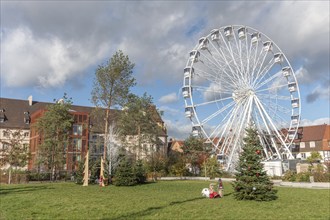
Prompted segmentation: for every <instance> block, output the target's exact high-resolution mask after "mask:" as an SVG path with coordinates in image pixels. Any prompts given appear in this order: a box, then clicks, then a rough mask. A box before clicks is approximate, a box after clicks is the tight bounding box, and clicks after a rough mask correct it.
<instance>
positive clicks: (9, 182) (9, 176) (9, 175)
mask: <svg viewBox="0 0 330 220" xmlns="http://www.w3.org/2000/svg"><path fill="white" fill-rule="evenodd" d="M8 184H11V166H10V167H9V173H8Z"/></svg>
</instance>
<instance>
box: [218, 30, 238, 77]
mask: <svg viewBox="0 0 330 220" xmlns="http://www.w3.org/2000/svg"><path fill="white" fill-rule="evenodd" d="M220 36H221V38H222V41H223V43H224V45H225V46H226V48H227V51H228V52H229V54H230V57H231V59H232V61H233V62H234V66H235V67H236V70H237V71H234V70H233V68H232V66H231V65H229V62H228V61H227V59H226V63H227V65H228V67H229V68H230V71H231V72H232V73H235V72H240V71H239V69H237V65H236V63H235V58H234V57H233V54H232V50H231V47H230V48H229V47H228V45H230V43H229V44H227V41H226V40H225V39H224V37H223V35H222V34H220ZM220 51H222V50H221V48H220ZM222 54H223V52H222ZM234 75H235V74H234Z"/></svg>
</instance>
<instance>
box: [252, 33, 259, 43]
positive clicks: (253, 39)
mask: <svg viewBox="0 0 330 220" xmlns="http://www.w3.org/2000/svg"><path fill="white" fill-rule="evenodd" d="M260 38H261V36H260V33H253V34H251V42H252V44H255V43H257V42H258V41H259V40H260Z"/></svg>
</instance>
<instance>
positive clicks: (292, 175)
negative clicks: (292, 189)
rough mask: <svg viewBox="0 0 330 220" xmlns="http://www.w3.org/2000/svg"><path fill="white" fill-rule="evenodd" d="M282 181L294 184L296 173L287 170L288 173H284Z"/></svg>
mask: <svg viewBox="0 0 330 220" xmlns="http://www.w3.org/2000/svg"><path fill="white" fill-rule="evenodd" d="M282 180H283V181H289V182H294V181H296V173H295V172H293V171H292V170H288V171H286V172H285V174H284V176H283V178H282Z"/></svg>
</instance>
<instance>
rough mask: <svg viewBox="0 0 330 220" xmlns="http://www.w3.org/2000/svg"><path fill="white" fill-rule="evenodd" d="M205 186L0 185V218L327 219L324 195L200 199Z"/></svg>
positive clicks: (329, 201)
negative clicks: (251, 198) (274, 198)
mask: <svg viewBox="0 0 330 220" xmlns="http://www.w3.org/2000/svg"><path fill="white" fill-rule="evenodd" d="M208 185H209V182H207V181H159V182H157V183H149V184H145V185H140V186H134V187H116V186H109V187H104V188H100V187H99V186H96V185H90V186H88V187H83V186H81V185H76V184H74V183H46V184H40V183H36V184H26V185H1V187H0V202H1V211H0V213H1V216H0V218H1V219H327V220H329V219H330V190H328V189H300V188H283V187H278V188H277V189H278V199H277V200H275V201H271V202H255V201H237V200H235V199H234V198H233V195H232V192H233V190H232V187H231V186H230V184H229V183H227V182H225V183H224V187H225V196H224V198H222V199H208V198H203V197H201V190H202V188H204V187H208Z"/></svg>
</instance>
